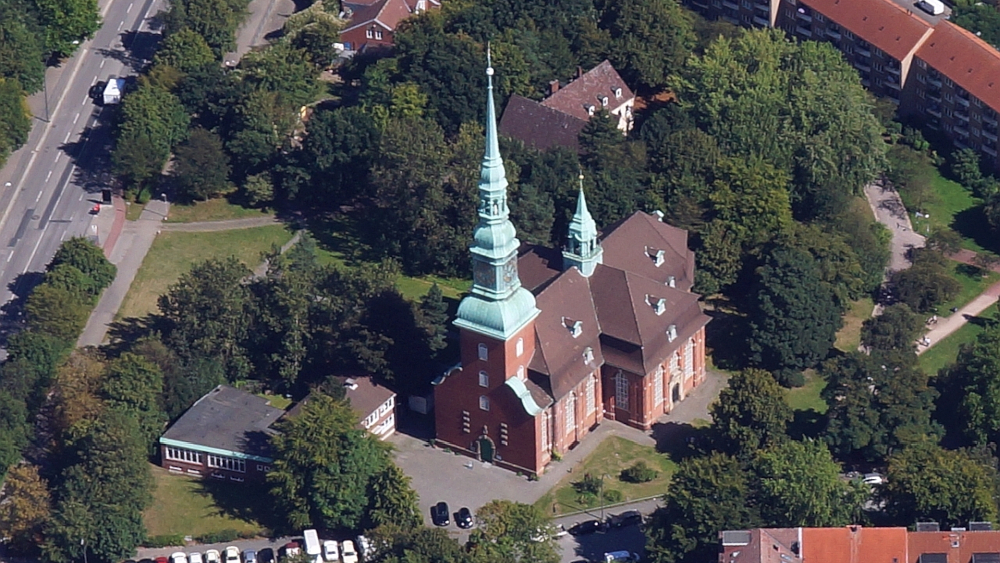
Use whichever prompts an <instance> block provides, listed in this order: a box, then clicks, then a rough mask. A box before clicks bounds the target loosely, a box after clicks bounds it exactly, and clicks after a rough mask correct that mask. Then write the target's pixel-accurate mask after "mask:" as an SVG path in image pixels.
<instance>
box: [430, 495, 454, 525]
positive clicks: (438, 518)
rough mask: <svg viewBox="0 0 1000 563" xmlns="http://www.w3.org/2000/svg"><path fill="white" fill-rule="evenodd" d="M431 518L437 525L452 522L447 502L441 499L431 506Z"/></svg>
mask: <svg viewBox="0 0 1000 563" xmlns="http://www.w3.org/2000/svg"><path fill="white" fill-rule="evenodd" d="M431 520H432V521H433V522H434V525H435V526H447V525H448V524H451V511H450V510H448V503H447V502H444V501H441V502H439V503H437V504H435V505H434V506H432V507H431Z"/></svg>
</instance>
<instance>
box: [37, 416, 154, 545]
mask: <svg viewBox="0 0 1000 563" xmlns="http://www.w3.org/2000/svg"><path fill="white" fill-rule="evenodd" d="M78 432H79V434H78V435H77V436H75V439H73V440H71V441H70V442H69V443H68V444H67V448H66V449H67V451H66V453H65V461H66V462H67V463H66V468H65V469H64V470H63V471H62V473H61V475H60V478H59V483H58V486H57V487H56V489H55V499H56V500H55V504H54V508H53V511H52V518H51V519H50V520H49V521H48V523H47V525H46V527H45V537H46V539H45V544H44V545H43V546H42V554H43V556H44V557H45V558H46V559H47V560H48V561H52V562H53V563H68V562H70V561H75V560H76V559H78V558H80V557H81V555H83V552H84V551H86V554H87V557H88V560H93V561H95V562H100V563H113V562H115V561H120V560H122V559H124V558H126V557H129V556H131V555H132V554H133V553H135V548H136V547H137V546H138V545H139V542H141V541H142V540H143V539H145V536H146V529H145V526H143V522H142V511H143V510H145V508H146V507H147V506H148V505H149V503H150V502H151V501H152V494H151V490H152V485H153V479H152V475H151V474H150V472H149V464H148V463H147V461H146V454H145V452H146V448H145V444H143V443H142V439H141V437H140V435H139V427H138V425H137V424H136V421H135V419H134V418H132V417H131V416H129V415H128V414H127V413H125V412H122V411H120V410H117V409H108V410H106V411H104V412H103V413H102V414H101V415H99V416H98V417H97V418H96V419H95V420H94V421H93V422H92V423H91V424H86V425H83V426H81V427H80V428H78Z"/></svg>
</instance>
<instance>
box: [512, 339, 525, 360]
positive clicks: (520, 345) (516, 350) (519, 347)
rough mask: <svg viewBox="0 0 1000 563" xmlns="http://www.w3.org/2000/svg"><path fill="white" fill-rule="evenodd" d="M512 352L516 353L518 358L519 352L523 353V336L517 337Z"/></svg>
mask: <svg viewBox="0 0 1000 563" xmlns="http://www.w3.org/2000/svg"><path fill="white" fill-rule="evenodd" d="M514 353H515V354H517V357H518V358H520V357H521V354H523V353H524V339H523V338H518V339H517V344H516V345H515V346H514Z"/></svg>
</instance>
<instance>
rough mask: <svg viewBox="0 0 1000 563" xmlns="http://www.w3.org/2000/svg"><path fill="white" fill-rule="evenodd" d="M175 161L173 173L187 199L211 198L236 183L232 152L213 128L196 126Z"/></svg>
mask: <svg viewBox="0 0 1000 563" xmlns="http://www.w3.org/2000/svg"><path fill="white" fill-rule="evenodd" d="M174 162H175V165H174V168H173V176H174V180H175V181H176V185H177V188H178V191H179V192H180V193H179V194H178V195H180V197H181V198H183V199H188V200H206V199H211V198H213V197H216V196H218V195H219V194H221V193H224V192H225V191H227V190H228V189H230V187H231V186H232V184H230V183H229V155H227V154H226V152H225V151H224V150H223V148H222V139H220V138H219V136H218V135H217V134H215V133H213V132H212V131H208V130H206V129H202V128H201V127H195V128H194V129H192V130H191V133H190V134H189V135H188V138H187V140H185V141H184V142H183V143H181V144H180V145H179V146H178V147H177V150H175V151H174Z"/></svg>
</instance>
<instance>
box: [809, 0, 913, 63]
mask: <svg viewBox="0 0 1000 563" xmlns="http://www.w3.org/2000/svg"><path fill="white" fill-rule="evenodd" d="M801 2H802V4H804V5H806V6H808V7H810V8H812V9H814V10H816V11H818V12H820V13H821V14H823V15H824V16H826V17H827V18H829V19H830V21H832V22H834V23H836V24H837V25H839V26H841V27H843V28H844V29H847V30H848V31H850V32H851V33H853V34H855V35H857V36H858V37H860V38H862V39H864V40H865V41H867V42H869V43H871V44H872V45H874V46H876V47H878V48H879V49H882V50H883V51H885V52H886V53H888V54H889V55H891V56H892V57H893V58H895V59H896V60H903V59H904V58H906V56H907V55H908V54H909V53H910V52H911V51H912V50H913V49H914V48H915V47H917V46H918V45H919V43H920V41H921V40H922V39H923V38H924V36H925V35H927V34H929V33H930V32H931V30H932V28H931V26H930V24H928V23H927V22H925V21H924V20H922V19H920V18H918V17H917V16H915V15H913V14H910V13H907V12H906V11H905V10H903V8H901V7H899V6H897V5H896V4H893V3H892V2H889V1H888V0H801Z"/></svg>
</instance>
